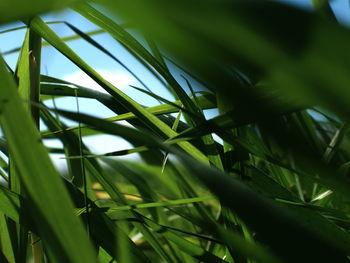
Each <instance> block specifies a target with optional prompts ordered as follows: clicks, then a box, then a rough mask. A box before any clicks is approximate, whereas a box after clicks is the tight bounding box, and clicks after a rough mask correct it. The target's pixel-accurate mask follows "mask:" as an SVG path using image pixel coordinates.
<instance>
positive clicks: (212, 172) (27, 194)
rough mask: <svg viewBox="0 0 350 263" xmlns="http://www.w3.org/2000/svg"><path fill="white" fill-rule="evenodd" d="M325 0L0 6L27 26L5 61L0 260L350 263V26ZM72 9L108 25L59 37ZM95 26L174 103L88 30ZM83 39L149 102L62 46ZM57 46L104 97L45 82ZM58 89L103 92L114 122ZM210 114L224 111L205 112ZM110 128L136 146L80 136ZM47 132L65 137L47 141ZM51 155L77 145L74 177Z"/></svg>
mask: <svg viewBox="0 0 350 263" xmlns="http://www.w3.org/2000/svg"><path fill="white" fill-rule="evenodd" d="M199 2H200V3H199ZM313 4H314V7H315V10H314V12H306V11H304V10H300V9H296V8H294V7H291V6H286V5H283V4H279V3H277V2H273V1H213V0H203V1H196V0H176V1H164V0H148V1H144V0H128V1H105V0H94V1H39V0H38V1H31V3H29V2H28V1H14V2H11V3H10V1H2V2H1V3H0V10H1V12H2V16H1V18H0V23H5V22H10V21H18V20H19V21H22V22H23V23H24V24H25V25H26V27H27V34H26V37H25V40H24V42H23V43H19V46H21V47H19V48H18V47H14V51H12V52H18V51H20V52H18V54H19V59H18V64H17V67H16V69H13V70H11V69H10V68H9V67H7V65H6V62H5V61H4V60H3V59H2V58H1V60H0V80H1V81H0V125H1V131H2V132H3V137H1V138H0V151H1V154H2V155H1V156H0V176H1V177H2V179H3V181H2V182H3V185H1V186H0V262H11V263H12V262H20V263H22V262H23V263H24V262H33V261H34V263H40V262H73V263H75V262H84V263H85V262H100V263H105V262H106V263H107V262H119V263H120V262H123V263H124V262H140V263H141V262H171V263H173V262H174V263H182V262H186V263H187V262H188V263H195V262H210V263H211V262H230V263H256V262H265V263H283V262H285V263H294V262H337V263H338V262H349V256H350V234H349V231H350V205H349V204H350V202H349V201H350V191H349V186H350V178H349V176H350V173H349V167H350V151H349V149H350V148H349V147H350V134H349V129H348V122H349V120H350V118H349V113H350V106H349V105H350V104H349V101H350V92H349V90H348V87H349V86H350V77H349V76H350V75H349V72H348V71H349V68H350V62H349V61H350V56H349V53H348V47H349V46H350V30H349V29H348V28H345V27H343V26H341V25H339V24H338V23H337V20H336V18H335V16H334V14H333V12H332V9H331V8H330V6H329V4H328V2H327V1H316V0H315V1H313ZM13 5H16V7H17V9H15V8H14V7H13ZM67 5H70V6H69V7H70V8H71V9H72V10H74V11H75V12H77V13H79V14H80V15H82V16H83V17H85V18H86V19H88V20H90V21H91V22H92V23H94V24H95V25H97V26H98V27H99V28H100V29H98V30H96V31H92V32H82V31H81V30H80V29H79V27H76V26H73V25H71V24H69V23H66V22H63V23H64V24H65V25H66V26H67V27H68V28H70V29H71V30H73V32H74V33H75V35H72V36H69V37H66V38H60V37H59V36H58V35H57V34H56V33H55V32H54V30H52V29H51V28H50V23H46V22H45V21H43V20H42V19H41V18H40V17H39V16H38V15H40V14H41V13H42V12H46V11H51V10H55V9H56V8H61V7H64V6H67ZM103 10H108V12H105V11H103ZM29 17H30V19H29ZM116 21H123V23H118V22H116ZM59 23H62V22H59ZM125 24H126V25H129V26H130V25H131V26H132V30H129V28H127V27H125V26H123V25H125ZM19 28H21V27H19ZM13 30H17V28H16V29H13ZM10 31H11V30H7V31H5V32H2V33H3V34H6V33H8V32H10ZM99 33H105V34H109V35H110V36H111V37H112V38H114V39H115V41H117V42H118V43H119V44H121V45H122V46H123V47H124V48H125V49H126V50H127V51H128V52H129V53H130V54H131V55H132V56H133V57H134V58H135V59H136V60H137V61H138V62H140V63H141V65H143V66H144V67H145V69H147V70H148V71H149V72H150V73H151V74H152V75H153V76H154V77H155V78H157V79H158V80H159V81H160V83H162V84H163V88H164V90H167V91H169V92H170V93H171V94H172V95H173V99H172V100H166V99H164V98H162V97H161V96H159V94H161V93H160V92H156V91H154V90H153V89H152V87H149V86H146V85H145V82H144V80H143V78H142V77H141V78H140V76H137V74H136V72H132V71H131V70H130V68H129V65H124V64H122V63H121V61H120V60H119V58H117V57H116V56H114V55H113V54H112V52H111V51H110V50H107V49H105V48H104V47H103V46H102V45H101V44H100V43H98V42H96V41H95V40H94V39H93V38H92V37H91V35H93V34H99ZM78 38H81V39H82V40H83V41H86V42H87V43H88V44H90V45H92V46H93V47H94V48H96V50H99V51H101V52H102V53H103V54H104V55H106V56H109V57H110V58H111V59H113V60H114V61H115V62H117V63H119V64H121V66H122V67H123V68H124V69H125V70H126V71H128V72H129V73H131V74H132V75H133V76H134V77H135V78H136V79H138V81H139V82H140V84H141V86H140V87H130V88H133V89H136V90H138V91H141V92H143V96H150V97H153V98H155V99H156V100H158V101H159V104H158V105H154V106H152V107H145V106H144V105H141V104H139V103H137V102H136V101H137V98H132V97H130V96H128V95H126V94H125V93H124V92H123V91H122V90H120V89H118V87H115V86H113V85H112V84H111V83H109V82H108V81H107V80H105V79H104V78H103V77H102V76H101V75H100V74H98V72H97V71H96V69H94V68H93V67H91V66H90V65H89V64H88V63H86V62H85V61H84V60H83V59H82V58H81V57H79V56H78V55H77V54H76V53H75V52H74V50H72V49H71V48H70V47H69V46H68V45H67V43H66V42H68V41H71V40H74V39H78ZM43 41H44V42H43ZM41 42H43V43H41ZM47 45H51V46H52V47H53V48H55V49H57V50H58V51H59V52H60V53H61V54H62V55H63V56H65V57H66V58H68V59H69V60H70V61H71V62H72V63H74V64H75V65H77V66H78V67H79V68H80V69H81V70H82V71H84V72H85V73H86V74H87V75H89V76H90V77H91V78H92V79H93V80H94V81H95V82H96V83H97V84H99V85H100V86H101V87H102V88H103V89H104V90H105V91H107V92H108V94H106V93H101V92H97V91H94V90H91V89H88V88H86V87H84V86H82V85H76V84H73V83H69V82H67V81H65V80H61V79H58V78H56V77H55V76H54V75H55V72H52V75H53V76H47V75H44V74H43V73H42V72H41V71H40V56H41V48H45V46H47ZM165 54H166V55H165ZM174 68H176V70H173V69H174ZM178 72H180V76H181V77H182V78H183V79H184V83H185V85H182V84H181V83H182V82H180V81H178V79H179V78H178V77H179V76H178V75H179V74H178ZM198 84H200V87H199V85H198ZM199 89H202V91H199ZM203 90H205V91H203ZM63 97H76V100H77V103H78V105H79V99H80V98H88V99H90V100H96V101H97V102H99V103H100V104H102V105H103V106H105V107H108V108H109V109H110V110H112V111H113V112H114V113H115V116H113V117H111V118H107V119H101V118H97V117H93V116H91V115H89V114H81V113H80V112H79V111H78V110H77V111H76V112H69V111H65V110H62V109H57V108H54V109H49V108H47V107H46V106H45V104H44V103H43V102H45V101H47V100H50V99H60V98H63ZM207 109H217V110H218V112H219V115H218V116H216V117H213V118H210V119H207V118H206V116H205V110H207ZM60 117H64V118H68V119H70V120H73V121H75V122H77V123H79V125H78V126H72V127H69V126H67V125H66V124H65V123H64V121H62V120H64V118H60ZM39 118H40V119H41V120H42V121H43V122H44V123H45V125H46V127H47V130H41V132H40V131H39V130H38V120H39ZM120 121H126V122H128V123H129V124H130V125H128V126H126V125H123V124H121V122H120ZM101 134H102V135H103V134H108V135H114V136H117V137H118V138H119V139H120V140H126V141H128V142H129V143H130V144H131V145H132V147H131V148H129V149H124V150H120V149H118V150H117V151H114V152H107V151H106V152H105V153H103V154H96V153H95V152H93V151H92V150H90V149H89V148H88V147H87V146H86V145H85V144H84V138H86V136H90V135H101ZM50 139H58V140H60V141H61V142H62V145H63V147H62V148H48V147H45V146H44V144H43V143H42V141H43V140H50ZM50 153H61V154H64V155H65V160H66V162H67V166H68V171H67V174H60V173H59V171H57V170H56V168H55V167H54V166H53V164H52V163H51V160H50V155H49V154H50ZM136 154H138V155H139V158H140V159H139V160H138V161H126V160H125V159H121V158H120V156H126V155H131V156H132V155H136ZM4 157H6V158H4ZM28 233H30V234H31V236H32V239H28ZM33 240H34V244H31V242H33ZM35 240H41V241H40V246H42V249H41V248H40V247H39V246H37V243H36V241H35ZM30 248H31V249H30Z"/></svg>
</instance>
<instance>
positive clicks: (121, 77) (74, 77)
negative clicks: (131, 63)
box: [63, 70, 135, 92]
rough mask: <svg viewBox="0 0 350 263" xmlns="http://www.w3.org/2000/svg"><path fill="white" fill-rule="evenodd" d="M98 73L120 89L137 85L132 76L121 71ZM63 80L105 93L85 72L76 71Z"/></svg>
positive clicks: (100, 71) (102, 71) (101, 71)
mask: <svg viewBox="0 0 350 263" xmlns="http://www.w3.org/2000/svg"><path fill="white" fill-rule="evenodd" d="M97 72H98V73H99V74H100V75H101V76H102V77H103V78H104V79H106V80H107V81H108V82H110V83H111V84H113V85H114V86H116V87H117V88H118V89H122V88H125V87H127V86H129V85H132V84H135V80H134V78H133V77H132V76H130V75H129V74H127V73H123V72H120V71H107V70H97ZM63 79H64V80H66V81H69V82H72V83H74V84H77V85H80V86H83V87H86V88H90V89H94V90H98V91H101V92H105V90H104V89H103V88H101V87H100V86H99V85H98V84H97V83H96V82H95V81H94V80H93V79H92V78H90V77H89V76H88V75H87V74H85V73H84V72H83V71H76V72H74V73H72V74H68V75H66V76H63Z"/></svg>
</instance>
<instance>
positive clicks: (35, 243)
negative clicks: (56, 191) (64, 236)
mask: <svg viewBox="0 0 350 263" xmlns="http://www.w3.org/2000/svg"><path fill="white" fill-rule="evenodd" d="M40 59H41V37H40V36H39V35H38V34H37V33H35V32H34V31H33V30H32V29H31V28H28V30H27V33H26V37H25V40H24V44H23V46H22V50H21V55H20V59H19V63H18V68H17V72H16V73H17V74H16V76H17V78H18V83H19V87H18V92H19V94H20V96H21V98H22V99H23V100H24V101H25V103H26V105H27V107H26V109H27V110H28V111H29V112H30V114H31V116H32V118H33V121H34V122H35V125H36V127H37V128H38V130H40V127H39V118H40V117H39V116H40V110H39V108H37V107H36V106H35V103H38V102H39V96H40ZM13 172H15V173H17V172H16V171H15V167H14V169H13V170H12V174H11V183H12V185H13V188H12V189H13V190H17V192H18V193H19V194H22V195H23V194H25V193H23V190H22V189H21V186H20V181H19V178H18V176H16V175H15V174H14V173H13ZM14 175H15V176H14ZM26 234H27V233H26V232H25V233H23V235H26ZM30 236H31V246H32V254H33V259H34V263H41V262H42V246H41V241H40V237H38V236H36V235H35V234H34V233H30ZM24 245H25V246H24V247H23V248H22V250H25V249H26V244H24ZM22 253H25V251H22Z"/></svg>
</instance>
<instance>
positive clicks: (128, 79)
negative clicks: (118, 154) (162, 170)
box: [0, 0, 350, 166]
mask: <svg viewBox="0 0 350 263" xmlns="http://www.w3.org/2000/svg"><path fill="white" fill-rule="evenodd" d="M281 2H285V3H289V4H292V5H297V6H300V7H302V8H309V9H310V8H312V5H311V0H281ZM331 5H332V8H333V10H334V11H335V13H336V15H337V18H338V20H339V21H340V22H341V23H343V24H345V25H348V26H350V12H349V11H350V9H349V2H348V0H334V1H332V2H331ZM42 18H43V19H44V20H45V21H67V22H69V23H71V24H73V25H75V26H76V27H77V28H79V29H80V30H82V31H84V32H88V31H91V30H95V29H97V27H96V26H95V25H93V24H92V23H90V22H89V21H87V20H86V19H84V18H83V17H81V16H80V15H78V14H76V13H75V12H73V11H69V10H64V11H61V12H56V13H52V14H49V15H45V16H43V17H42ZM18 26H22V24H20V23H13V24H9V25H4V26H0V31H3V30H7V29H9V28H14V27H18ZM51 28H52V29H53V30H54V31H55V32H56V33H57V34H58V35H59V36H61V37H65V36H69V35H72V34H73V32H72V31H71V30H70V29H69V28H68V27H67V26H65V25H64V24H53V25H51ZM24 33H25V30H17V31H13V32H10V33H5V34H0V51H1V52H6V51H9V50H11V49H13V48H14V47H19V46H20V45H21V43H22V41H23V38H24ZM93 38H94V40H96V41H97V42H98V43H100V44H102V45H103V46H104V47H105V48H106V49H108V50H109V51H111V52H112V53H113V55H115V56H116V57H117V58H118V59H120V60H121V61H122V62H123V63H124V64H126V65H128V67H129V68H130V69H131V70H132V71H133V72H134V73H136V74H137V75H138V76H139V77H140V78H141V79H142V80H143V81H144V82H145V83H146V85H147V86H149V87H151V88H152V90H153V91H154V92H155V93H157V94H158V95H161V96H166V97H167V99H172V98H171V96H170V94H169V93H166V92H165V91H164V90H165V89H164V88H163V87H162V84H161V83H160V82H159V81H158V80H156V79H155V78H154V77H153V76H152V75H151V74H150V73H149V72H148V71H147V70H146V69H144V68H143V66H142V65H141V64H140V63H138V62H137V61H136V60H135V59H134V58H133V57H132V56H131V55H130V54H129V53H128V52H127V51H126V50H125V49H124V48H123V47H122V46H121V45H120V44H118V43H117V42H116V41H115V40H114V39H112V38H111V37H109V36H108V35H107V34H99V35H95V36H93ZM68 45H69V46H70V47H71V48H72V49H73V50H74V51H75V52H76V53H77V54H78V55H79V56H81V57H82V58H83V59H84V60H85V61H86V62H87V63H88V64H89V65H91V66H92V67H93V68H95V69H96V70H97V71H98V72H99V73H100V74H101V75H102V76H103V77H105V78H106V79H107V80H108V81H110V82H111V83H112V84H114V85H115V86H117V87H118V88H120V89H122V90H123V91H124V92H125V93H127V94H128V95H129V96H131V97H132V98H134V99H136V100H137V101H138V102H139V103H142V104H144V105H146V106H151V105H156V104H157V103H156V101H155V100H154V99H152V98H150V97H148V96H146V95H144V94H143V93H139V92H138V91H135V90H134V89H132V88H130V87H129V85H135V86H139V87H140V86H141V85H140V83H138V81H137V80H136V79H134V78H133V77H132V76H131V75H130V74H129V73H128V72H127V71H125V70H124V69H123V68H122V67H121V66H120V65H119V64H118V63H116V62H115V61H113V60H112V59H111V58H109V57H108V56H106V55H104V54H103V53H102V52H100V51H99V50H97V49H96V48H94V47H93V46H91V45H90V44H88V43H87V42H85V41H84V40H75V41H71V42H69V43H68ZM17 57H18V53H15V54H12V55H8V56H5V59H6V61H7V62H8V64H9V65H10V66H11V67H12V68H14V67H15V65H16V61H17ZM42 72H43V73H44V74H48V75H51V76H54V77H57V78H62V79H65V80H68V81H71V82H75V83H77V84H80V85H82V86H86V87H90V88H95V89H99V90H102V89H100V88H99V87H98V85H96V83H94V81H92V80H91V79H90V78H89V77H87V76H86V75H85V74H84V73H83V72H82V71H81V70H80V69H78V68H77V67H76V66H75V65H74V64H73V63H71V62H70V61H69V60H68V59H66V58H65V57H64V56H63V55H61V54H60V53H59V52H58V51H56V50H55V49H54V48H52V47H45V48H43V54H42ZM178 81H179V82H180V84H184V81H183V79H181V78H180V77H178ZM102 91H103V90H102ZM56 104H57V106H58V107H59V108H66V109H69V110H73V111H75V110H76V105H75V99H74V98H70V99H69V98H68V99H67V98H65V99H57V100H56ZM79 104H80V108H81V111H82V112H85V113H88V114H92V115H96V116H99V117H110V116H113V115H114V114H113V113H112V112H111V111H109V110H108V109H107V108H105V107H104V106H103V105H101V104H99V103H97V102H95V101H93V100H89V99H80V100H79ZM48 105H49V106H52V104H50V103H48ZM208 114H209V115H212V114H214V113H213V112H211V113H208ZM68 124H72V123H71V122H68ZM84 142H85V143H86V144H87V145H88V146H90V147H91V148H92V149H93V150H94V151H95V152H96V153H103V152H109V151H115V150H121V149H125V148H128V147H130V145H129V144H128V143H126V142H125V141H122V140H120V139H116V138H115V137H112V136H99V137H96V136H94V137H89V138H86V139H84ZM46 144H47V145H51V146H59V145H60V144H59V143H58V141H47V142H46ZM58 157H59V156H54V157H53V158H54V160H55V163H56V164H58V165H60V166H61V165H63V164H64V161H63V160H60V159H59V158H58Z"/></svg>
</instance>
